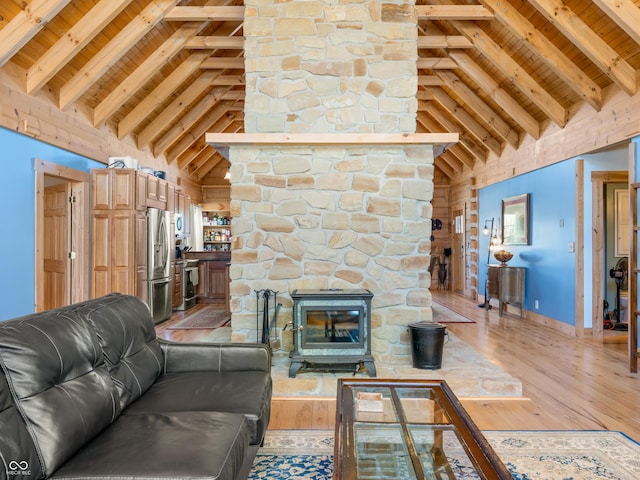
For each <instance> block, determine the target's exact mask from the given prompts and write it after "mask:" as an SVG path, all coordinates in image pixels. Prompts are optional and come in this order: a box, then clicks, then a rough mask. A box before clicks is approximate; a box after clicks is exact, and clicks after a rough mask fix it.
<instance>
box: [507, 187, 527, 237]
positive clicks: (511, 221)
mask: <svg viewBox="0 0 640 480" xmlns="http://www.w3.org/2000/svg"><path fill="white" fill-rule="evenodd" d="M529 242H530V238H529V194H528V193H523V194H522V195H516V196H515V197H508V198H505V199H503V200H502V244H503V245H529Z"/></svg>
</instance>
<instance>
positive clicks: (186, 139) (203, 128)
mask: <svg viewBox="0 0 640 480" xmlns="http://www.w3.org/2000/svg"><path fill="white" fill-rule="evenodd" d="M234 107H235V110H234ZM240 110H241V108H240V106H239V105H235V106H232V107H229V106H228V105H225V104H224V103H220V104H219V105H216V106H215V108H213V109H212V110H211V111H209V112H208V113H207V114H206V115H204V116H202V117H201V118H200V119H198V121H197V123H196V124H195V125H193V126H192V127H191V128H190V129H189V130H188V131H187V132H186V133H185V135H184V136H183V137H182V138H181V139H180V141H178V143H176V145H175V146H173V147H171V149H170V150H169V151H167V158H171V160H176V159H178V157H181V156H182V157H181V158H180V159H179V160H178V167H179V168H183V167H185V166H186V165H188V164H189V162H190V161H191V160H192V159H193V153H186V154H185V152H194V149H192V147H193V146H194V145H196V147H197V150H200V149H202V148H203V146H205V145H208V144H207V142H206V141H205V133H207V132H209V131H211V129H212V128H213V129H214V130H213V131H216V132H219V131H221V130H223V129H224V127H225V126H227V125H228V124H229V123H231V122H232V121H233V120H234V119H235V118H237V117H238V115H239V114H240ZM181 161H182V163H180V162H181Z"/></svg>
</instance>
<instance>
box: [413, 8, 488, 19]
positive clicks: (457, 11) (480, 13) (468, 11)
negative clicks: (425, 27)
mask: <svg viewBox="0 0 640 480" xmlns="http://www.w3.org/2000/svg"><path fill="white" fill-rule="evenodd" d="M416 14H417V15H418V20H491V19H492V18H493V13H492V12H491V11H490V10H487V9H486V8H485V7H483V6H482V5H416Z"/></svg>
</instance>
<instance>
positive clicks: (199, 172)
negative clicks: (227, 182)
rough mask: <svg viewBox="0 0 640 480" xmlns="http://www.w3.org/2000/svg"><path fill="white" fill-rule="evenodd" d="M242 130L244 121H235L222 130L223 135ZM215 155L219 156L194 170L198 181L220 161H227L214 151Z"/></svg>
mask: <svg viewBox="0 0 640 480" xmlns="http://www.w3.org/2000/svg"><path fill="white" fill-rule="evenodd" d="M243 128H244V120H235V121H233V122H232V123H230V124H229V125H227V126H226V127H225V129H224V130H223V132H224V133H238V132H241V131H243ZM214 151H215V152H216V154H217V155H218V156H219V157H218V156H215V157H214V158H215V161H212V162H209V163H205V164H204V165H203V166H201V167H198V169H196V170H195V172H194V174H195V175H196V178H197V179H198V180H199V181H202V179H203V178H204V177H206V176H207V175H208V174H209V172H210V171H211V170H213V169H214V168H215V167H216V166H217V165H218V164H219V163H220V162H221V161H223V160H224V161H228V160H227V159H226V158H224V156H222V155H220V152H218V151H217V150H214Z"/></svg>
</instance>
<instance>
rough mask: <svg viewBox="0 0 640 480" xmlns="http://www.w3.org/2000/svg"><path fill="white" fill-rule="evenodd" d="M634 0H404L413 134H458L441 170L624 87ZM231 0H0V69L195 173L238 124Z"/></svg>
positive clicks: (236, 21)
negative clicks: (412, 37)
mask: <svg viewBox="0 0 640 480" xmlns="http://www.w3.org/2000/svg"><path fill="white" fill-rule="evenodd" d="M639 5H640V0H638V1H634V0H593V1H584V0H528V1H527V0H481V1H473V0H467V1H464V0H460V1H456V2H453V1H451V0H418V5H417V14H418V19H419V22H418V29H419V41H418V49H419V50H418V56H419V60H418V71H419V89H418V94H417V99H418V116H417V120H418V122H417V123H418V132H458V133H459V134H460V143H459V144H458V145H456V146H455V147H454V148H452V149H450V150H449V151H448V152H446V153H444V154H443V155H441V156H440V157H438V158H437V159H436V167H437V168H438V169H439V170H441V172H442V173H443V174H444V175H446V176H447V177H449V178H455V177H456V176H457V175H459V174H461V173H462V172H463V171H464V170H465V169H468V168H472V167H473V165H474V164H475V162H485V161H486V159H487V157H488V155H490V154H495V155H500V153H501V152H502V151H503V149H504V148H508V147H512V148H517V147H518V145H519V144H520V142H521V141H522V139H523V138H524V136H526V135H530V136H532V137H534V138H539V136H540V134H541V132H542V131H544V129H545V128H546V127H547V126H548V125H550V124H555V125H557V126H558V127H564V126H565V125H566V123H567V121H568V120H569V119H570V116H571V112H572V111H575V108H574V107H577V106H579V105H581V104H586V105H588V107H589V108H591V109H593V110H594V111H598V110H600V108H601V107H602V103H603V98H604V97H605V93H606V92H607V91H608V89H620V90H622V91H624V92H626V94H627V95H629V96H632V95H634V94H635V93H636V91H637V81H636V76H637V71H638V69H639V68H640V6H639ZM242 21H243V6H242V2H241V0H227V1H225V0H183V1H179V0H83V1H73V0H30V1H25V0H2V1H1V2H0V67H1V66H4V65H5V64H7V62H12V63H13V66H14V67H15V68H18V69H20V71H21V72H22V71H24V91H25V92H26V93H27V94H29V95H35V94H36V93H38V92H39V91H41V90H43V89H44V90H46V91H47V92H49V93H50V94H51V96H52V99H53V100H52V102H54V103H56V105H55V106H56V107H57V108H59V109H62V110H68V109H71V108H76V109H78V110H80V111H82V112H86V114H87V115H89V116H90V117H91V121H92V122H93V124H94V125H95V126H97V125H101V124H103V123H106V124H107V125H108V126H109V127H110V128H112V129H113V131H114V133H115V134H116V135H117V136H118V137H119V138H120V139H122V138H125V137H126V136H129V135H130V136H132V137H133V139H134V140H135V142H136V143H137V146H138V147H139V148H141V149H142V148H149V149H150V150H151V151H152V152H154V154H155V155H156V156H163V155H164V156H165V157H166V159H167V161H168V162H177V164H178V166H179V167H180V169H181V172H182V173H183V174H184V175H185V176H188V177H190V178H192V179H193V180H195V181H198V182H203V181H205V182H206V183H209V182H211V181H213V182H214V183H215V181H216V179H221V178H222V176H223V175H224V173H225V171H226V169H227V161H226V160H225V159H224V158H223V157H221V156H220V154H218V153H217V152H216V151H214V150H213V149H212V148H210V147H208V146H207V145H206V143H205V141H204V134H205V132H226V133H230V132H242V131H243V102H244V61H243V50H242V49H243V39H242V34H243V32H242Z"/></svg>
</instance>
